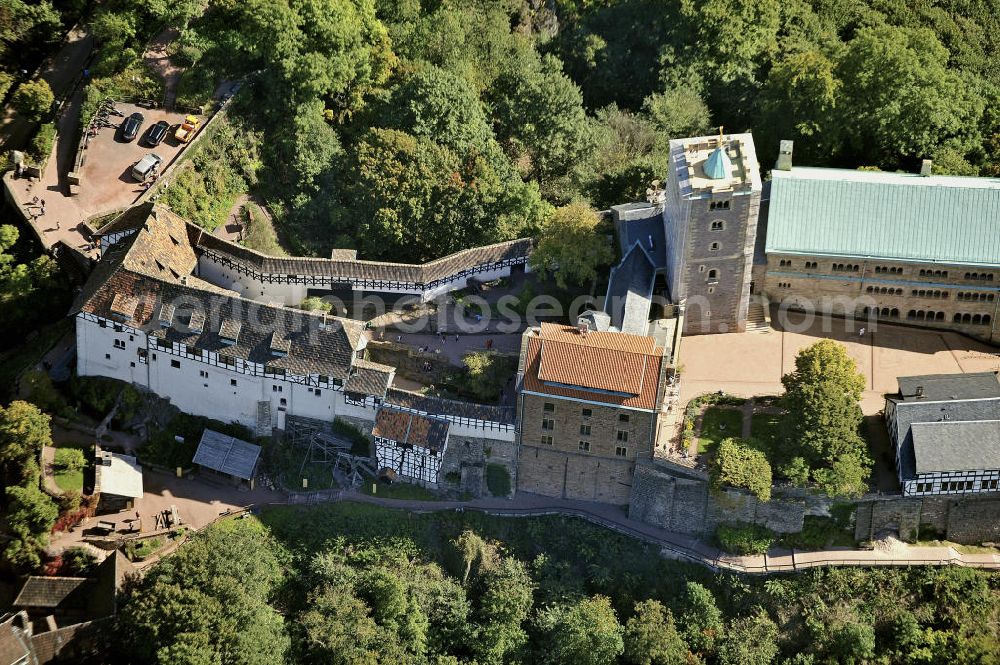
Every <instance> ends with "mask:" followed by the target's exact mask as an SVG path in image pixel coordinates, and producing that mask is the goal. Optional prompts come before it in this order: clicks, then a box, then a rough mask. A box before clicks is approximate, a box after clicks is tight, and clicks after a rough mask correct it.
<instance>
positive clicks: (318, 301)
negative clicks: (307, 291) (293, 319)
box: [299, 296, 333, 314]
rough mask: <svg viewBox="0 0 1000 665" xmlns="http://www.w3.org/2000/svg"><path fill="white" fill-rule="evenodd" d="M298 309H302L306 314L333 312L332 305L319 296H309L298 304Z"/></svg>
mask: <svg viewBox="0 0 1000 665" xmlns="http://www.w3.org/2000/svg"><path fill="white" fill-rule="evenodd" d="M299 309H304V310H305V311H307V312H326V313H327V314H329V313H330V312H332V311H333V303H329V302H327V301H325V300H323V299H322V298H320V297H319V296H309V297H308V298H306V299H305V300H303V301H302V302H301V303H299Z"/></svg>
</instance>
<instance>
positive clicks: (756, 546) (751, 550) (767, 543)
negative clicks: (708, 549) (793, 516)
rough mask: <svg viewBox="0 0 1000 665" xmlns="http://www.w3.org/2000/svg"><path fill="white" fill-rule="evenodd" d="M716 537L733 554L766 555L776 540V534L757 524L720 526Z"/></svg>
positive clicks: (723, 547)
mask: <svg viewBox="0 0 1000 665" xmlns="http://www.w3.org/2000/svg"><path fill="white" fill-rule="evenodd" d="M715 537H716V539H717V540H718V541H719V546H720V547H721V548H722V549H723V550H725V551H726V552H729V553H731V554H765V553H766V552H767V550H768V549H770V547H771V544H772V543H774V540H775V536H774V532H772V531H771V530H770V529H768V528H766V527H763V526H760V525H757V524H735V525H733V524H720V525H719V527H718V528H717V529H716V530H715Z"/></svg>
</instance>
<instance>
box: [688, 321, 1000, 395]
mask: <svg viewBox="0 0 1000 665" xmlns="http://www.w3.org/2000/svg"><path fill="white" fill-rule="evenodd" d="M772 321H773V322H774V323H773V324H772V325H773V328H772V330H770V331H768V332H748V333H729V334H721V335H693V336H690V337H685V338H684V341H683V344H682V346H681V354H680V365H681V375H682V380H681V395H680V398H681V404H686V403H687V402H688V401H689V400H690V399H691V398H693V397H696V396H697V395H701V394H704V393H709V392H716V391H719V390H722V391H725V392H726V393H729V394H732V395H737V396H741V397H753V396H757V395H780V394H782V393H783V392H784V389H783V387H782V385H781V377H782V376H783V375H784V374H787V373H788V372H791V371H792V370H793V369H794V368H795V356H796V354H798V352H799V351H800V350H802V349H803V348H805V347H807V346H809V345H811V344H814V343H815V342H818V341H819V340H821V339H834V340H837V341H839V342H841V343H842V344H844V346H846V347H847V351H848V353H849V354H850V355H851V357H852V358H854V361H855V362H856V363H857V365H858V370H859V371H860V372H861V373H862V374H863V375H864V377H865V380H866V388H865V392H864V395H863V396H862V401H861V408H862V411H864V413H865V415H873V414H877V413H878V412H879V411H881V410H882V409H883V407H884V406H885V395H886V394H887V393H892V392H895V391H896V390H897V384H896V377H899V376H913V375H919V374H950V373H959V372H963V373H965V372H986V371H993V372H995V371H998V370H1000V350H998V349H996V348H993V347H991V346H989V345H987V344H984V343H982V342H977V341H975V340H973V339H971V338H968V337H965V336H963V335H960V334H958V333H954V332H948V331H939V330H928V329H920V328H911V327H907V326H901V325H891V324H885V323H881V322H880V323H878V325H877V326H871V325H868V322H867V321H847V320H844V319H838V318H829V319H825V320H821V319H816V320H815V321H813V322H811V323H809V322H808V321H805V320H804V315H802V314H796V313H790V314H789V315H788V316H787V321H786V325H785V326H784V327H785V328H790V329H783V327H782V326H781V324H780V323H778V321H777V317H773V318H772ZM861 328H866V330H865V331H864V334H863V335H862V334H861Z"/></svg>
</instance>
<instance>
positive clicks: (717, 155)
mask: <svg viewBox="0 0 1000 665" xmlns="http://www.w3.org/2000/svg"><path fill="white" fill-rule="evenodd" d="M732 172H733V162H732V161H731V160H730V159H729V155H727V154H726V149H725V148H724V147H721V146H720V147H718V148H716V149H715V150H713V151H712V154H710V155H709V156H708V159H706V160H705V175H706V176H708V177H709V178H711V179H712V180H726V179H728V178H729V176H730V175H731V174H732Z"/></svg>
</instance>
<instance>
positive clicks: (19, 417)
mask: <svg viewBox="0 0 1000 665" xmlns="http://www.w3.org/2000/svg"><path fill="white" fill-rule="evenodd" d="M50 421H51V418H49V416H48V415H46V414H44V413H42V412H41V411H40V410H39V409H38V407H37V406H35V405H34V404H30V403H28V402H23V401H20V400H15V401H13V402H11V403H10V406H8V407H7V408H3V407H2V406H0V470H2V475H3V480H4V484H5V485H17V484H21V483H24V482H25V481H26V480H28V479H30V478H37V475H38V459H39V456H40V455H41V453H42V447H43V446H51V445H52V432H51V430H50V429H49V423H50ZM29 484H30V483H29Z"/></svg>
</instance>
